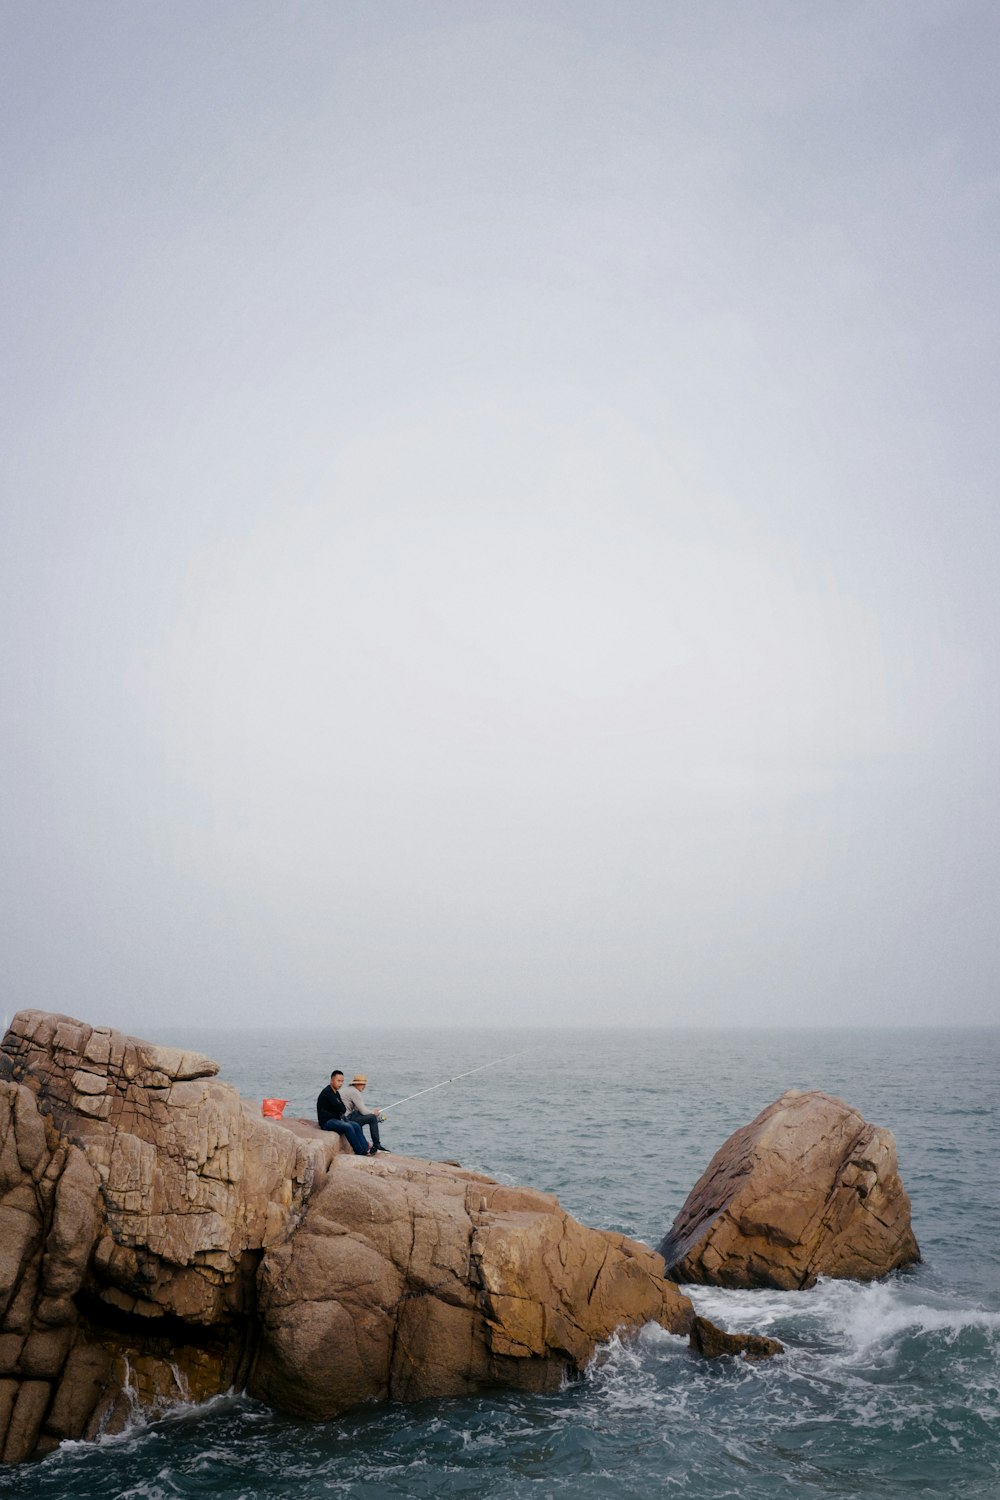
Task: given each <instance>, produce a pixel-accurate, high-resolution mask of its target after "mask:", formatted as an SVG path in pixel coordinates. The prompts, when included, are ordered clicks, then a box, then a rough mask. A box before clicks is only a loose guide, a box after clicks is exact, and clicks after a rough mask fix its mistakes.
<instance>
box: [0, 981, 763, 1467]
mask: <svg viewBox="0 0 1000 1500" xmlns="http://www.w3.org/2000/svg"><path fill="white" fill-rule="evenodd" d="M216 1074H217V1067H216V1064H215V1063H214V1062H212V1061H211V1060H210V1059H209V1058H206V1057H202V1056H200V1055H198V1054H196V1053H189V1052H182V1051H177V1050H174V1049H172V1048H167V1047H158V1046H155V1045H153V1044H151V1043H148V1042H142V1041H139V1040H137V1039H135V1038H133V1037H126V1036H123V1035H122V1034H121V1033H119V1032H116V1031H112V1030H110V1029H109V1028H107V1027H91V1026H88V1025H85V1024H83V1023H82V1022H79V1021H74V1020H72V1019H70V1018H69V1017H65V1016H55V1015H49V1014H46V1013H43V1012H40V1011H22V1012H21V1013H20V1014H18V1015H17V1016H16V1017H15V1018H14V1022H13V1024H12V1025H11V1028H10V1030H9V1031H8V1033H7V1035H6V1036H5V1038H4V1039H3V1043H2V1047H0V1458H2V1459H3V1460H5V1461H7V1462H16V1461H19V1460H21V1459H24V1458H27V1457H30V1456H31V1455H32V1454H39V1453H44V1452H46V1451H47V1450H48V1449H50V1448H51V1447H53V1446H55V1445H56V1444H57V1443H58V1442H59V1441H61V1440H62V1439H64V1438H79V1437H92V1436H95V1435H96V1434H97V1433H99V1432H101V1431H114V1430H120V1429H121V1427H122V1426H124V1425H125V1424H126V1422H127V1421H128V1420H129V1418H130V1417H131V1416H132V1415H133V1414H134V1413H135V1411H136V1410H137V1409H142V1410H145V1411H149V1412H155V1411H157V1410H162V1409H163V1408H164V1407H166V1406H168V1405H170V1404H172V1403H175V1402H176V1401H178V1400H179V1399H184V1400H202V1399H205V1398H206V1397H208V1396H211V1395H214V1394H216V1393H219V1392H222V1391H226V1390H228V1389H231V1388H233V1387H235V1388H237V1389H243V1388H248V1389H249V1390H250V1391H252V1392H253V1393H254V1394H256V1395H258V1396H260V1397H261V1398H262V1399H264V1400H267V1401H271V1402H273V1403H274V1404H275V1405H276V1406H278V1407H280V1408H281V1409H282V1410H284V1411H287V1412H289V1413H292V1414H295V1415H299V1416H306V1417H315V1418H323V1417H330V1416H333V1415H335V1414H336V1413H338V1412H341V1411H343V1410H345V1409H346V1408H347V1407H349V1406H353V1405H356V1404H357V1403H358V1402H361V1401H365V1400H371V1399H373V1400H378V1399H384V1398H386V1397H391V1398H394V1399H399V1400H413V1399H417V1398H420V1397H424V1396H444V1395H455V1394H463V1393H468V1392H472V1391H476V1390H480V1389H483V1388H485V1387H488V1386H496V1385H501V1386H513V1387H516V1388H519V1389H526V1390H547V1389H551V1388H552V1387H553V1386H554V1385H556V1384H557V1383H558V1382H559V1381H560V1380H562V1379H563V1378H564V1377H565V1376H566V1375H567V1374H570V1373H572V1372H574V1371H579V1370H581V1369H582V1368H583V1367H584V1365H585V1364H586V1363H587V1361H588V1360H589V1359H590V1357H591V1355H592V1354H593V1352H594V1349H595V1347H596V1345H597V1343H598V1342H600V1341H601V1340H603V1339H606V1338H607V1337H609V1336H610V1335H611V1334H612V1333H613V1332H615V1331H616V1330H617V1329H623V1330H634V1329H638V1328H639V1327H641V1326H642V1325H643V1324H645V1323H646V1322H649V1321H650V1320H654V1321H656V1322H659V1323H660V1324H661V1325H662V1326H663V1327H665V1328H667V1329H669V1330H671V1331H673V1332H675V1333H683V1334H690V1335H692V1342H693V1344H694V1346H695V1347H696V1348H699V1349H703V1350H704V1352H706V1353H736V1352H741V1349H742V1345H741V1344H740V1339H741V1338H742V1336H741V1335H730V1334H721V1333H719V1332H718V1330H715V1331H714V1332H713V1333H712V1334H711V1335H706V1332H705V1330H703V1329H700V1328H696V1324H695V1317H694V1312H693V1309H692V1307H691V1304H690V1302H689V1301H688V1300H687V1298H686V1297H684V1296H682V1295H681V1294H680V1293H679V1292H678V1291H677V1289H676V1288H675V1287H674V1286H672V1285H670V1284H669V1283H667V1282H665V1281H664V1280H663V1279H662V1274H663V1263H662V1260H661V1259H660V1257H659V1256H657V1255H655V1254H654V1253H653V1252H652V1251H650V1250H648V1249H647V1248H646V1247H645V1246H642V1245H638V1244H635V1243H633V1242H632V1241H630V1240H627V1239H625V1238H624V1237H623V1236H621V1235H618V1234H608V1233H605V1232H603V1231H600V1230H592V1229H586V1228H584V1226H583V1225H581V1224H579V1223H577V1222H576V1221H575V1220H574V1219H572V1218H571V1217H570V1216H569V1215H568V1214H566V1213H564V1212H563V1210H562V1209H561V1208H560V1207H559V1204H558V1203H557V1202H556V1200H555V1199H554V1198H552V1197H549V1196H548V1195H546V1194H544V1193H536V1192H533V1191H531V1190H528V1189H513V1188H507V1187H501V1186H500V1185H499V1184H497V1183H495V1182H493V1181H492V1180H491V1179H489V1178H486V1177H483V1176H481V1175H479V1174H477V1173H474V1172H467V1171H463V1170H462V1169H461V1168H459V1167H456V1166H453V1165H447V1164H441V1163H437V1164H435V1163H430V1162H420V1161H416V1160H414V1159H412V1158H404V1157H400V1156H392V1157H390V1158H387V1157H385V1156H382V1157H375V1158H365V1157H355V1156H354V1155H353V1154H352V1153H351V1152H350V1149H349V1148H348V1147H347V1143H346V1142H344V1141H343V1140H342V1139H341V1138H340V1137H338V1136H331V1135H328V1134H324V1133H323V1132H321V1131H319V1130H318V1129H317V1128H316V1127H315V1126H314V1125H311V1124H309V1123H308V1122H305V1121H283V1120H282V1121H270V1120H263V1119H261V1118H260V1117H259V1116H257V1115H256V1113H255V1111H254V1110H253V1109H252V1108H251V1107H249V1106H248V1105H246V1104H244V1103H243V1101H241V1100H240V1098H239V1096H238V1095H237V1094H236V1091H235V1090H234V1089H232V1088H231V1087H229V1085H227V1084H225V1083H223V1082H222V1081H221V1080H219V1079H218V1078H217V1076H216ZM702 1321H703V1320H698V1323H699V1324H700V1323H701V1322H702ZM708 1326H710V1325H708ZM716 1335H717V1338H716ZM713 1339H714V1340H715V1342H713ZM744 1352H748V1353H749V1352H751V1351H749V1350H746V1351H744Z"/></svg>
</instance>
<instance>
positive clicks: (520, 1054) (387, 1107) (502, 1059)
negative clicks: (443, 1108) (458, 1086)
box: [381, 1047, 538, 1115]
mask: <svg viewBox="0 0 1000 1500" xmlns="http://www.w3.org/2000/svg"><path fill="white" fill-rule="evenodd" d="M537 1051H538V1048H537V1047H525V1048H523V1049H522V1051H520V1052H508V1053H507V1056H506V1057H498V1058H496V1059H495V1060H494V1061H493V1062H488V1063H480V1064H479V1067H478V1068H469V1070H468V1072H466V1073H456V1074H455V1075H454V1077H452V1078H442V1080H441V1082H440V1083H432V1084H431V1085H430V1087H429V1088H426V1089H417V1092H416V1093H415V1094H407V1096H406V1098H405V1099H394V1100H393V1102H392V1103H391V1104H383V1106H382V1109H381V1113H382V1114H383V1115H384V1114H385V1113H386V1111H387V1110H390V1109H396V1108H397V1107H398V1106H399V1105H400V1104H409V1102H410V1100H411V1099H419V1098H420V1096H421V1094H433V1092H434V1090H435V1089H443V1088H444V1086H445V1084H446V1083H457V1082H458V1080H459V1079H460V1078H471V1077H472V1075H473V1073H483V1072H485V1070H486V1069H487V1068H498V1067H499V1066H500V1064H501V1063H505V1062H510V1061H511V1059H512V1058H515V1057H525V1056H526V1055H527V1054H528V1053H529V1052H537Z"/></svg>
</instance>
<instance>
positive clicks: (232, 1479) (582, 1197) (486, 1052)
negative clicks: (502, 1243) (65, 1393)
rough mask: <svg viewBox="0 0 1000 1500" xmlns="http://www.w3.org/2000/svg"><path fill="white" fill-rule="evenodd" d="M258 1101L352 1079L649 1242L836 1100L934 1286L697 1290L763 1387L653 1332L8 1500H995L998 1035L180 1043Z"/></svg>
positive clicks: (198, 1410) (375, 1035)
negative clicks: (583, 1357)
mask: <svg viewBox="0 0 1000 1500" xmlns="http://www.w3.org/2000/svg"><path fill="white" fill-rule="evenodd" d="M153 1039H155V1040H158V1041H164V1042H173V1043H175V1044H180V1045H184V1046H188V1047H196V1048H200V1049H201V1050H203V1051H206V1052H208V1053H209V1054H210V1055H211V1056H213V1057H215V1058H216V1059H217V1060H218V1061H219V1063H220V1064H221V1066H222V1076H223V1077H224V1078H226V1079H227V1080H228V1081H230V1082H232V1083H233V1084H235V1085H236V1086H237V1088H238V1089H239V1090H240V1092H241V1093H243V1094H244V1095H246V1096H249V1097H254V1098H257V1099H260V1098H261V1097H263V1096H264V1095H278V1096H281V1097H287V1098H288V1099H289V1100H290V1101H291V1102H290V1104H289V1106H288V1109H287V1111H286V1112H287V1113H288V1114H305V1115H309V1116H310V1117H311V1115H312V1110H313V1104H314V1100H315V1096H316V1094H317V1093H318V1091H319V1089H320V1087H321V1086H322V1085H323V1083H324V1082H325V1081H326V1077H327V1075H328V1074H329V1072H330V1070H331V1068H332V1067H334V1066H340V1067H343V1068H344V1069H345V1071H346V1072H347V1074H348V1077H350V1075H351V1073H353V1072H354V1071H355V1070H361V1071H364V1072H366V1073H367V1074H368V1076H369V1079H370V1083H369V1088H368V1093H369V1096H370V1098H371V1099H372V1100H373V1102H374V1103H376V1104H379V1105H385V1104H388V1103H390V1102H391V1101H393V1100H394V1099H397V1098H401V1097H402V1096H403V1095H406V1094H411V1093H413V1092H415V1091H416V1090H418V1089H421V1088H424V1087H426V1086H428V1085H430V1084H433V1083H435V1082H437V1081H438V1080H439V1079H442V1078H447V1077H454V1076H455V1075H456V1074H459V1073H462V1072H465V1071H466V1070H467V1069H469V1068H475V1067H478V1066H479V1065H481V1064H483V1063H486V1062H492V1061H494V1060H495V1059H498V1058H502V1057H505V1056H507V1055H508V1054H511V1053H514V1054H518V1055H516V1056H515V1057H513V1058H510V1059H509V1060H508V1061H507V1062H504V1063H501V1064H499V1065H498V1066H495V1067H491V1068H489V1069H487V1070H484V1071H481V1072H478V1073H475V1074H473V1075H472V1076H471V1077H468V1078H465V1079H460V1080H458V1081H456V1082H454V1083H452V1084H449V1085H448V1086H447V1087H445V1088H441V1089H437V1090H435V1091H434V1092H431V1093H429V1094H425V1095H424V1096H423V1097H422V1098H419V1099H414V1100H413V1101H412V1102H411V1103H409V1104H405V1105H402V1106H400V1108H399V1110H398V1111H394V1112H391V1113H390V1122H389V1124H387V1125H386V1127H385V1137H384V1138H385V1141H386V1144H388V1145H389V1146H390V1147H392V1148H393V1149H396V1150H399V1151H404V1152H409V1153H412V1154H414V1155H424V1156H431V1157H455V1158H457V1159H459V1160H461V1162H462V1163H463V1165H465V1166H469V1167H473V1168H475V1169H477V1170H481V1171H485V1172H488V1173H490V1174H491V1175H493V1176H495V1177H497V1178H499V1179H500V1180H501V1181H504V1182H512V1183H526V1184H530V1185H531V1186H533V1187H538V1188H542V1189H546V1190H550V1191H554V1192H556V1193H557V1194H558V1195H559V1197H560V1199H561V1201H562V1202H563V1204H564V1205H565V1206H566V1207H567V1208H568V1209H569V1210H570V1211H571V1212H573V1213H574V1214H576V1215H577V1216H578V1217H579V1218H580V1219H582V1220H583V1221H584V1222H585V1223H588V1224H592V1225H597V1226H601V1227H605V1228H611V1229H616V1230H621V1231H623V1232H625V1233H627V1234H629V1235H632V1236H633V1237H634V1238H636V1239H640V1240H643V1241H645V1242H647V1243H649V1244H653V1245H655V1244H656V1243H657V1242H658V1241H659V1239H660V1238H661V1236H662V1235H663V1233H664V1231H665V1230H666V1229H667V1228H668V1227H669V1225H670V1223H671V1222H672V1220H673V1217H674V1215H675V1213H676V1212H677V1210H678V1209H679V1207H680V1205H681V1203H682V1202H683V1200H684V1198H685V1196H686V1195H687V1193H688V1191H689V1189H690V1188H691V1186H692V1185H693V1184H694V1182H695V1180H696V1179H697V1178H698V1176H699V1175H700V1173H701V1172H702V1170H703V1169H704V1167H705V1166H706V1164H707V1162H708V1160H709V1158H710V1157H711V1155H712V1154H713V1152H714V1151H715V1150H716V1148H717V1147H718V1146H719V1145H720V1144H721V1142H722V1141H723V1140H724V1139H725V1137H726V1136H727V1135H729V1134H730V1132H731V1131H733V1130H734V1129H736V1128H737V1127H738V1126H740V1125H743V1124H745V1123H746V1122H747V1121H749V1120H750V1119H752V1118H753V1116H754V1115H756V1114H757V1113H758V1112H759V1110H760V1109H761V1108H763V1106H764V1105H765V1104H767V1103H769V1102H770V1101H771V1100H772V1099H774V1098H775V1097H776V1096H777V1095H778V1094H779V1093H781V1092H782V1090H783V1089H785V1088H791V1087H795V1088H822V1089H825V1090H826V1091H827V1092H829V1093H833V1094H837V1095H839V1096H840V1097H842V1098H844V1099H847V1100H848V1101H849V1102H850V1103H851V1104H852V1105H854V1106H855V1107H857V1108H858V1109H860V1110H861V1111H862V1113H863V1114H864V1115H865V1116H866V1118H868V1119H869V1120H871V1121H873V1122H874V1123H877V1124H880V1125H887V1126H889V1127H890V1128H891V1129H892V1130H893V1131H894V1133H895V1135H896V1141H897V1145H898V1148H899V1156H900V1168H901V1172H902V1176H903V1181H904V1183H905V1185H906V1187H907V1190H908V1192H909V1194H910V1198H911V1201H912V1205H913V1220H914V1229H915V1231H916V1235H917V1238H918V1240H919V1242H920V1246H921V1249H922V1251H923V1255H924V1261H923V1264H922V1265H921V1266H919V1267H918V1268H915V1269H914V1270H911V1271H908V1272H904V1273H900V1274H898V1275H896V1276H893V1277H891V1278H889V1279H888V1280H887V1281H885V1282H882V1283H878V1284H876V1285H872V1286H859V1285H854V1284H851V1283H846V1282H821V1283H820V1284H819V1285H818V1286H817V1287H815V1288H814V1289H813V1290H812V1291H810V1292H804V1293H778V1292H727V1291H718V1290H714V1289H705V1288H702V1289H698V1288H695V1289H692V1292H691V1294H692V1297H693V1300H694V1301H695V1303H696V1305H697V1306H698V1308H699V1310H701V1311H703V1312H705V1313H706V1314H707V1315H708V1316H710V1317H711V1318H713V1319H714V1320H715V1321H716V1322H718V1323H720V1324H721V1325H723V1326H725V1327H728V1328H733V1329H758V1330H762V1331H765V1332H767V1333H770V1334H773V1335H774V1336H776V1337H778V1338H780V1339H781V1340H782V1342H783V1343H784V1344H785V1345H786V1350H787V1352H786V1354H785V1355H784V1356H781V1357H779V1358H778V1359H775V1360H772V1361H770V1362H769V1363H766V1364H763V1365H757V1366H752V1365H747V1364H745V1363H743V1362H740V1361H730V1360H721V1361H717V1362H713V1363H706V1362H704V1361H701V1360H698V1359H697V1358H694V1357H693V1356H691V1355H690V1354H689V1353H688V1351H687V1348H686V1345H685V1343H684V1341H682V1340H680V1339H677V1338H673V1337H671V1336H670V1335H668V1334H665V1333H663V1332H662V1331H661V1330H659V1329H656V1328H649V1329H646V1330H645V1331H644V1333H643V1334H642V1335H641V1336H640V1337H639V1338H638V1339H637V1340H636V1341H634V1342H632V1343H628V1344H623V1343H620V1342H618V1341H614V1342H612V1343H611V1344H610V1345H609V1346H607V1347H606V1348H604V1349H602V1350H601V1351H600V1353H599V1355H598V1357H597V1358H596V1359H595V1361H594V1363H593V1366H592V1367H591V1369H590V1370H588V1372H587V1373H586V1375H585V1376H583V1377H582V1378H581V1379H579V1380H575V1381H573V1382H571V1383H569V1384H567V1385H566V1386H565V1388H564V1389H563V1390H561V1391H559V1392H558V1393H556V1394H553V1395H548V1396H524V1395H514V1394H506V1393H503V1392H498V1393H496V1394H491V1395H490V1396H488V1397H487V1396H482V1397H479V1398H477V1399H474V1400H468V1399H464V1400H455V1401H435V1402H425V1403H419V1404H416V1405H410V1406H401V1405H400V1406H383V1407H375V1406H371V1407H364V1408H361V1409H358V1410H356V1411H354V1412H352V1413H350V1414H349V1415H347V1416H345V1417H343V1418H342V1419H341V1420H339V1421H337V1422H332V1423H328V1424H323V1425H311V1424H306V1423H301V1422H293V1421H289V1420H286V1419H284V1418H281V1417H279V1416H277V1415H275V1414H274V1413H273V1412H270V1411H268V1410H267V1409H265V1408H263V1407H261V1406H259V1405H257V1404H255V1403H254V1402H251V1401H248V1400H247V1399H246V1398H245V1397H240V1396H226V1397H222V1398H219V1399H218V1400H216V1401H214V1402H211V1403H209V1404H208V1405H205V1406H201V1407H191V1408H180V1409H177V1410H175V1411H174V1412H173V1413H172V1414H170V1415H168V1416H165V1417H163V1418H161V1419H160V1420H157V1421H152V1422H149V1421H147V1422H142V1421H137V1422H136V1423H135V1425H134V1426H133V1427H132V1428H131V1429H130V1430H129V1431H128V1432H126V1433H125V1434H123V1435H121V1436H118V1437H115V1438H110V1439H107V1440H105V1441H102V1442H98V1443H94V1444H82V1443H77V1444H64V1445H63V1447H62V1448H60V1449H59V1450H58V1451H56V1452H55V1453H53V1454H51V1455H49V1456H48V1457H47V1458H45V1459H44V1460H42V1461H41V1462H40V1463H37V1464H33V1465H31V1466H30V1467H28V1468H23V1469H20V1470H2V1471H0V1496H2V1495H5V1494H20V1495H32V1496H38V1497H39V1500H46V1497H59V1500H65V1497H74V1500H89V1497H94V1500H126V1497H128V1500H132V1497H135V1500H139V1497H143V1500H168V1497H175V1496H213V1497H219V1500H278V1497H285V1496H295V1497H296V1500H312V1497H320V1496H327V1495H340V1496H356V1497H359V1500H361V1497H364V1500H380V1497H383V1496H384V1497H395V1496H400V1497H404V1496H405V1497H410V1496H412V1497H428V1500H430V1497H434V1500H449V1497H457V1496H473V1495H476V1496H479V1495H485V1496H495V1497H505V1500H506V1497H509V1500H516V1497H519V1496H530V1497H532V1500H535V1497H537V1500H543V1497H546V1496H553V1497H556V1496H573V1497H580V1500H589V1497H598V1496H608V1497H612V1496H613V1497H615V1500H625V1497H633V1496H634V1497H640V1496H641V1497H648V1496H657V1495H664V1496H669V1495H678V1496H684V1497H691V1500H696V1497H706V1500H708V1497H712V1500H718V1497H723V1496H734V1497H739V1500H764V1497H768V1500H770V1497H772V1496H788V1497H796V1496H817V1497H818V1496H825V1497H838V1500H848V1497H862V1496H864V1497H875V1496H878V1497H894V1496H903V1495H906V1496H912V1495H924V1496H983V1497H991V1500H994V1497H1000V1173H998V1169H997V1165H996V1161H997V1149H998V1140H997V1127H998V1123H1000V1032H998V1031H995V1030H953V1031H944V1030H942V1031H929V1030H920V1031H917V1030H913V1031H871V1032H862V1031H833V1030H831V1031H801V1032H788V1031H781V1032H778V1031H775V1032H762V1031H740V1032H718V1031H714V1032H713V1031H694V1030H692V1031H642V1032H640V1031H610V1030H609V1031H600V1032H598V1031H590V1032H559V1033H555V1032H553V1033H540V1032H514V1031H503V1030H494V1031H467V1032H455V1031H449V1032H434V1031H429V1030H428V1031H410V1032H405V1033H401V1032H396V1033H386V1032H376V1031H369V1032H363V1031H360V1030H357V1029H354V1030H347V1029H342V1030H341V1029H337V1030H334V1029H331V1030H330V1031H329V1032H326V1033H311V1034H303V1033H294V1034H292V1033H284V1032H281V1031H275V1032H270V1033H268V1034H266V1035H265V1034H254V1033H242V1034H236V1033H228V1034H226V1033H215V1034H209V1033H202V1034H196V1033H193V1032H191V1031H186V1032H185V1033H183V1034H177V1033H172V1032H171V1031H169V1030H168V1029H165V1030H164V1031H162V1032H161V1033H159V1034H158V1035H157V1036H156V1037H155V1038H153Z"/></svg>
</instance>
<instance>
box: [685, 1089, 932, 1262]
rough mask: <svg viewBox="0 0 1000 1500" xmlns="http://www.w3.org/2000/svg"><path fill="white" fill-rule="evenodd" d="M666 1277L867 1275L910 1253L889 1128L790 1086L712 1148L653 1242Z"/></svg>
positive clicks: (915, 1253) (906, 1204)
mask: <svg viewBox="0 0 1000 1500" xmlns="http://www.w3.org/2000/svg"><path fill="white" fill-rule="evenodd" d="M660 1253H661V1255H662V1256H663V1258H664V1261H665V1262H666V1267H667V1275H668V1276H669V1277H671V1278H672V1279H673V1280H674V1281H681V1282H684V1281H687V1282H702V1283H706V1284H711V1285H715V1286H728V1287H778V1288H780V1289H784V1290H791V1289H795V1288H799V1287H809V1286H812V1285H813V1283H814V1282H815V1281H816V1278H817V1277H818V1276H835V1277H841V1278H846V1279H849V1280H856V1281H873V1280H875V1279H876V1277H879V1276H885V1275H886V1274H887V1273H888V1272H889V1271H893V1270H895V1269H897V1267H899V1266H906V1265H910V1264H912V1263H913V1262H914V1261H918V1260H919V1259H920V1251H919V1249H918V1248H917V1242H916V1240H915V1239H914V1237H913V1231H912V1229H911V1228H910V1200H909V1199H908V1198H907V1196H906V1193H905V1191H904V1189H903V1184H902V1182H901V1181H900V1178H899V1172H898V1169H897V1163H896V1143H895V1141H894V1139H893V1137H892V1133H891V1131H888V1130H884V1129H882V1128H881V1127H879V1126H876V1125H869V1124H868V1123H867V1122H866V1121H865V1120H864V1119H863V1118H862V1116H861V1115H859V1114H858V1112H857V1110H854V1109H851V1108H850V1106H849V1105H847V1104H845V1103H844V1102H843V1101H842V1100H840V1099H832V1098H831V1097H830V1096H829V1095H828V1094H821V1093H817V1092H812V1093H800V1092H798V1091H797V1090H795V1089H790V1090H789V1091H788V1092H787V1093H785V1094H782V1095H781V1098H780V1099H776V1100H775V1102H774V1103H773V1104H769V1105H768V1107H767V1109H765V1110H763V1111H762V1112H761V1114H759V1115H758V1116H757V1118H756V1119H755V1120H753V1121H752V1122H751V1123H750V1124H749V1125H746V1126H744V1128H743V1129H742V1130H737V1131H736V1132H735V1134H733V1135H731V1136H730V1137H729V1139H728V1141H726V1143H725V1144H724V1145H723V1146H722V1147H721V1148H720V1149H719V1150H718V1151H717V1152H716V1154H715V1155H714V1156H713V1158H712V1160H711V1161H710V1162H709V1164H708V1167H707V1169H706V1171H705V1172H704V1173H703V1175H702V1176H701V1177H700V1178H699V1180H698V1182H697V1183H696V1184H695V1186H694V1187H693V1188H692V1190H691V1192H690V1193H689V1195H688V1198H687V1201H686V1202H685V1204H684V1207H683V1208H682V1209H681V1211H680V1213H679V1214H678V1215H677V1218H676V1219H675V1220H674V1224H673V1227H672V1228H671V1230H670V1232H669V1234H667V1236H666V1238H665V1239H664V1240H663V1243H662V1244H661V1246H660Z"/></svg>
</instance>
